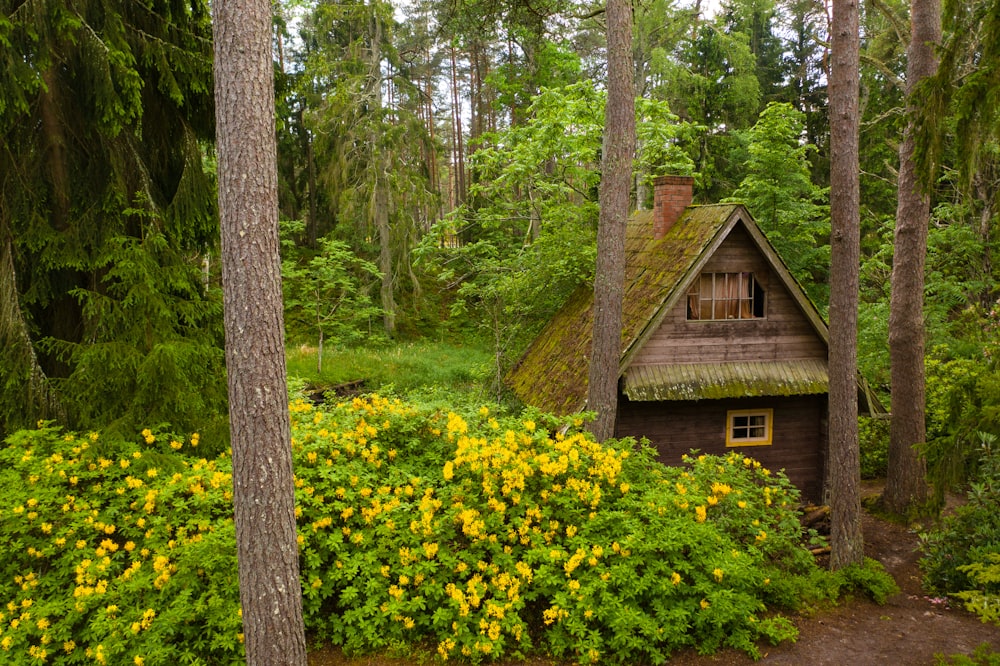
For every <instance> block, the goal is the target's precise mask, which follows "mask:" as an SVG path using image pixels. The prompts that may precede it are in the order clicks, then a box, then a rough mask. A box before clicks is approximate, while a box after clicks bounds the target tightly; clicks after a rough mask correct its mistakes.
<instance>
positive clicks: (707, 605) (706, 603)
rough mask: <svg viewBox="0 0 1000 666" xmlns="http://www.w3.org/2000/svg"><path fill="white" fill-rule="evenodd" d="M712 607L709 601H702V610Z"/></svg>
mask: <svg viewBox="0 0 1000 666" xmlns="http://www.w3.org/2000/svg"><path fill="white" fill-rule="evenodd" d="M711 605H712V604H710V603H708V601H707V600H706V599H702V600H701V609H702V610H705V609H706V608H708V607H709V606H711Z"/></svg>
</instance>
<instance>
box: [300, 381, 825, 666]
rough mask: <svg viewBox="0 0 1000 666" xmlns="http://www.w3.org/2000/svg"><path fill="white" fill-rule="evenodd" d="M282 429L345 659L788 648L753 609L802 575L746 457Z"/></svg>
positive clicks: (781, 519) (774, 501)
mask: <svg viewBox="0 0 1000 666" xmlns="http://www.w3.org/2000/svg"><path fill="white" fill-rule="evenodd" d="M293 421H294V423H295V431H296V433H297V436H296V455H297V457H298V458H299V460H304V461H305V464H306V465H307V466H313V467H315V468H318V469H319V470H321V471H322V473H321V474H314V473H312V472H311V471H310V470H308V469H303V468H302V467H300V470H299V478H300V480H301V484H302V485H301V487H300V489H299V490H300V493H301V496H300V498H299V500H300V506H301V507H302V524H303V526H304V527H303V529H302V531H301V534H302V553H303V571H302V576H303V581H304V583H305V586H306V593H305V594H306V615H307V617H309V618H310V625H311V626H310V628H311V629H312V630H313V631H314V632H315V633H316V634H317V635H320V636H324V637H327V638H329V639H330V640H332V641H333V642H335V643H338V644H342V645H344V646H345V647H346V648H347V649H348V650H349V651H364V650H371V649H382V648H386V647H389V646H392V645H395V644H399V643H409V642H417V641H430V642H433V643H435V644H436V645H437V647H438V651H439V653H440V654H441V656H443V657H450V656H452V655H462V656H464V657H466V658H469V659H473V660H478V659H482V658H487V657H495V656H498V655H501V654H513V655H518V654H524V653H526V652H527V651H529V650H531V649H533V648H542V649H544V650H545V651H546V652H548V653H550V654H553V655H556V656H561V657H570V658H574V659H577V660H579V661H582V662H593V661H626V660H627V661H633V660H635V659H648V660H651V661H656V662H662V661H663V660H665V659H666V658H667V656H668V655H669V654H670V653H671V652H672V651H674V650H676V649H678V648H682V647H697V648H698V649H699V650H702V651H705V652H709V651H713V650H715V649H717V648H719V647H721V646H733V647H736V648H739V649H743V650H746V651H747V652H749V653H751V654H756V653H757V648H756V646H755V642H756V641H757V640H759V639H761V638H764V639H771V640H774V641H777V640H782V639H788V638H790V637H792V636H793V635H794V628H793V627H791V625H790V623H789V622H787V621H786V620H783V619H781V618H769V617H764V616H763V611H764V610H765V604H766V603H769V602H773V601H774V600H776V599H784V598H785V596H786V595H785V594H784V593H785V590H786V589H787V588H788V587H789V586H790V585H793V583H789V582H788V581H794V580H796V577H801V576H805V575H806V574H809V573H811V572H812V571H814V570H815V565H814V564H813V561H812V558H811V557H810V556H809V554H808V553H806V552H805V551H804V550H803V549H801V548H800V547H799V545H798V544H799V538H800V532H801V528H800V525H799V522H798V519H797V517H796V515H795V513H794V511H793V507H794V506H795V505H796V503H797V500H798V497H797V493H796V491H795V490H794V488H792V487H791V485H790V484H789V483H788V481H787V479H785V478H784V477H777V476H771V475H769V473H768V472H767V470H764V469H761V467H760V465H759V463H756V462H755V461H753V460H751V459H749V458H743V457H742V456H738V455H731V456H728V457H725V458H718V457H712V456H698V457H696V458H690V459H689V460H688V461H687V466H686V467H684V468H665V467H663V466H661V465H658V464H656V463H655V462H654V460H653V455H652V452H651V450H650V449H648V448H639V449H638V450H636V449H635V447H634V446H633V443H632V442H628V441H626V442H620V443H616V444H615V443H612V444H610V445H606V446H602V445H599V444H596V443H595V442H593V441H592V440H591V439H590V438H589V437H588V436H586V435H584V434H582V433H580V432H574V431H569V432H567V433H566V434H562V435H560V434H555V435H551V434H550V433H549V431H547V430H545V429H543V428H541V427H539V426H540V423H539V422H535V421H530V420H529V421H514V420H502V419H501V420H498V419H496V418H494V417H492V416H491V415H490V413H489V412H488V410H486V409H483V410H482V411H481V412H480V413H477V414H473V415H467V416H466V418H463V417H461V416H459V415H457V414H455V413H445V412H443V411H442V412H438V413H436V414H432V415H430V417H429V418H427V417H424V418H415V414H413V413H412V408H409V407H407V406H405V405H402V404H401V403H390V402H388V401H385V400H382V399H372V400H371V401H362V400H355V401H354V402H353V403H351V404H349V405H341V406H338V407H336V408H334V409H332V410H330V411H329V412H324V411H316V410H314V409H313V408H312V407H311V406H310V405H308V404H306V403H298V404H296V405H293ZM501 421H503V423H501ZM330 563H333V566H330ZM772 590H774V592H772ZM799 592H801V588H800V589H799Z"/></svg>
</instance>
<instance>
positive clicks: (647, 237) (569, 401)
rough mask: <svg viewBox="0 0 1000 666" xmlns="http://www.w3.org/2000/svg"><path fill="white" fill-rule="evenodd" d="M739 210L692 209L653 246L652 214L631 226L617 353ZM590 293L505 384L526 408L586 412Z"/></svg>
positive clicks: (562, 314)
mask: <svg viewBox="0 0 1000 666" xmlns="http://www.w3.org/2000/svg"><path fill="white" fill-rule="evenodd" d="M741 208H742V207H741V206H739V205H738V204H718V205H711V206H690V207H688V209H687V210H686V211H685V213H684V215H682V216H681V218H680V220H678V221H677V222H676V223H675V224H674V225H673V227H671V228H670V230H669V231H667V233H666V235H665V236H664V237H663V238H662V239H660V240H656V239H654V238H653V213H652V211H640V212H638V213H636V214H635V215H633V216H632V218H631V219H630V220H629V223H628V226H627V231H626V237H625V265H626V269H625V297H624V302H623V304H622V353H623V354H624V353H625V352H626V350H628V349H630V348H631V347H632V346H633V344H634V343H635V342H636V340H638V339H639V337H640V336H641V335H642V334H643V333H644V331H645V330H646V328H647V326H648V325H649V323H650V322H651V321H652V320H653V319H654V317H655V315H656V314H657V313H658V312H660V310H661V309H662V308H663V305H664V303H666V302H667V301H668V300H669V299H670V298H671V296H673V295H674V293H675V291H676V290H677V287H678V286H679V285H681V284H682V283H685V282H686V280H685V278H686V277H687V276H689V275H690V274H691V273H692V272H693V271H695V270H696V269H697V268H698V267H699V266H700V264H701V263H703V261H700V260H701V259H706V258H707V256H708V255H709V254H710V253H709V252H708V250H709V249H710V248H714V246H716V245H717V242H716V241H719V240H721V237H723V236H724V234H723V233H722V232H723V231H724V230H725V231H726V232H728V230H729V229H730V228H731V227H732V225H733V224H734V215H735V214H736V213H737V211H738V210H740V209H741ZM593 304H594V294H593V289H591V288H583V287H581V288H580V289H578V290H577V291H576V292H574V293H573V295H572V296H570V298H569V300H568V301H567V302H566V304H565V305H564V306H563V308H562V309H561V310H560V311H559V312H558V313H557V314H556V315H555V317H553V318H552V320H551V321H550V322H549V323H548V324H547V325H546V326H545V328H544V329H542V332H541V333H540V334H539V336H538V337H537V338H536V339H535V340H534V342H532V343H531V345H530V346H529V347H528V349H527V351H526V352H525V353H524V355H523V356H522V357H521V359H520V360H519V361H518V363H517V365H516V366H514V368H513V369H512V370H511V371H510V373H509V374H508V375H507V378H506V381H507V384H508V385H509V386H510V387H511V389H512V390H513V391H514V393H515V394H516V395H517V396H518V397H519V398H520V399H521V400H523V401H524V402H525V403H527V404H529V405H533V406H535V407H538V408H539V409H542V410H545V411H549V412H553V413H556V414H567V413H571V412H574V411H579V410H581V409H583V408H584V407H585V404H586V399H587V376H588V372H589V362H588V359H589V357H590V347H591V336H592V331H593V325H594V311H593Z"/></svg>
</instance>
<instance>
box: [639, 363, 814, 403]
mask: <svg viewBox="0 0 1000 666" xmlns="http://www.w3.org/2000/svg"><path fill="white" fill-rule="evenodd" d="M829 385H830V378H829V375H828V373H827V368H826V361H822V360H819V359H800V360H792V361H741V362H735V363H678V364H674V365H634V366H631V367H629V368H628V369H627V370H626V371H625V381H624V386H623V390H624V393H625V395H627V396H628V397H629V400H717V399H721V398H751V397H756V396H765V395H766V396H788V395H815V394H820V393H826V392H827V391H828V387H829Z"/></svg>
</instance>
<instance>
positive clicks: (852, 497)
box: [829, 0, 864, 569]
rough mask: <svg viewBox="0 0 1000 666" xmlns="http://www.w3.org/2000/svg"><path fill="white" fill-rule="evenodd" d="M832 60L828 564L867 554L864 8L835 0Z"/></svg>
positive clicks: (836, 565) (839, 564)
mask: <svg viewBox="0 0 1000 666" xmlns="http://www.w3.org/2000/svg"><path fill="white" fill-rule="evenodd" d="M830 28H831V49H830V50H831V63H830V148H831V155H830V213H831V239H830V241H831V242H830V251H831V266H830V358H829V366H830V369H829V372H830V419H829V442H830V444H829V445H830V455H829V460H830V474H829V491H830V547H831V553H830V567H831V568H833V569H839V568H841V567H844V566H847V565H849V564H855V563H860V562H861V561H862V560H863V559H864V540H863V537H862V533H861V495H860V490H861V489H860V485H861V463H860V452H859V450H858V383H857V382H858V286H859V265H858V264H859V259H860V254H861V238H860V183H859V177H858V128H859V112H858V104H859V99H858V97H859V48H860V44H859V33H858V29H859V14H858V3H857V1H856V0H833V20H832V22H831V26H830Z"/></svg>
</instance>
